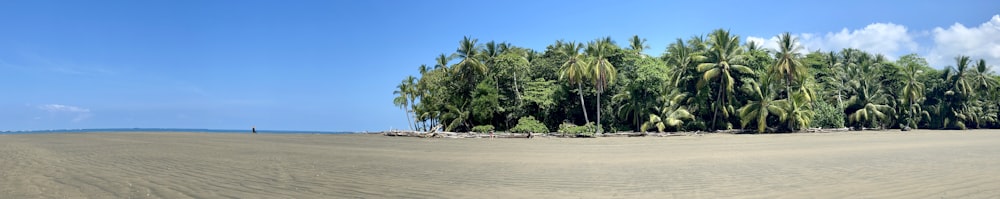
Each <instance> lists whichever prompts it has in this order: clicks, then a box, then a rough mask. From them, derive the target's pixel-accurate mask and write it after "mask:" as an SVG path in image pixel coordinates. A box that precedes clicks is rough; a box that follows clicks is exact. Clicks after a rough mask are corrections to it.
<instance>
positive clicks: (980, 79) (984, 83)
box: [970, 59, 1000, 91]
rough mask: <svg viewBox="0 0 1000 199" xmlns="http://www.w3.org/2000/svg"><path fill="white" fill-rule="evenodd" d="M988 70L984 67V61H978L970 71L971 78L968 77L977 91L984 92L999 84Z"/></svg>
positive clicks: (987, 67) (988, 68)
mask: <svg viewBox="0 0 1000 199" xmlns="http://www.w3.org/2000/svg"><path fill="white" fill-rule="evenodd" d="M990 68H991V67H989V66H987V65H986V60H983V59H979V62H976V66H975V67H974V69H973V70H972V71H970V72H971V74H970V75H971V76H972V77H970V80H971V83H972V84H973V85H974V86H975V87H976V88H977V90H980V91H985V90H987V89H989V88H993V87H995V86H997V85H998V84H1000V82H997V79H994V78H993V77H991V76H992V75H993V74H992V72H990Z"/></svg>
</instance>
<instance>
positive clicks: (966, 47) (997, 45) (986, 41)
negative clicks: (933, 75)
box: [927, 15, 1000, 70]
mask: <svg viewBox="0 0 1000 199" xmlns="http://www.w3.org/2000/svg"><path fill="white" fill-rule="evenodd" d="M931 36H932V37H933V38H934V47H933V48H932V49H931V51H930V53H929V54H928V55H927V62H929V63H930V64H931V65H934V66H948V65H954V64H955V63H954V57H956V56H958V55H966V56H969V57H971V58H973V59H985V60H986V63H987V64H990V65H997V64H998V63H1000V15H993V18H991V19H990V20H989V21H987V22H985V23H983V24H980V25H979V26H978V27H965V25H962V24H960V23H955V24H953V25H951V27H948V28H947V29H945V28H941V27H937V28H934V30H933V31H932V32H931ZM994 70H997V69H996V68H994Z"/></svg>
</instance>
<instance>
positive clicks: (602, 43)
mask: <svg viewBox="0 0 1000 199" xmlns="http://www.w3.org/2000/svg"><path fill="white" fill-rule="evenodd" d="M615 47H616V46H615V44H614V42H613V41H611V37H605V38H603V39H598V40H597V41H593V42H590V43H588V44H587V55H589V56H590V59H591V61H590V66H589V68H590V70H589V72H591V76H590V77H591V79H592V80H594V88H595V89H596V90H597V133H598V134H600V133H601V132H602V131H603V129H602V128H601V94H603V93H604V89H606V88H607V87H608V84H609V83H612V82H614V81H615V77H617V76H618V72H617V70H615V66H614V65H612V64H611V62H609V61H608V56H611V53H613V52H612V51H613V50H614V48H615Z"/></svg>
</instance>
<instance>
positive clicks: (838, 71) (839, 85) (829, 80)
mask: <svg viewBox="0 0 1000 199" xmlns="http://www.w3.org/2000/svg"><path fill="white" fill-rule="evenodd" d="M826 66H827V67H828V68H829V70H830V75H829V76H827V77H826V79H825V80H826V81H824V83H825V85H826V87H827V88H831V89H833V90H836V91H837V95H836V96H835V97H837V109H840V110H843V109H844V90H845V89H844V87H845V84H847V83H846V80H847V77H846V75H847V73H846V72H845V71H844V62H843V60H842V59H841V58H840V56H839V55H838V54H837V53H835V52H833V51H830V52H829V53H827V55H826Z"/></svg>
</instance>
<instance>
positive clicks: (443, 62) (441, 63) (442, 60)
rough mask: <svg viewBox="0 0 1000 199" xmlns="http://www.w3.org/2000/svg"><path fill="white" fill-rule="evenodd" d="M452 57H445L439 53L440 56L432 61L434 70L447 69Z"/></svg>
mask: <svg viewBox="0 0 1000 199" xmlns="http://www.w3.org/2000/svg"><path fill="white" fill-rule="evenodd" d="M453 57H454V56H445V55H444V53H441V55H438V56H437V57H436V58H434V61H436V62H435V63H434V69H439V68H444V69H448V62H451V59H452V58H453Z"/></svg>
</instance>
